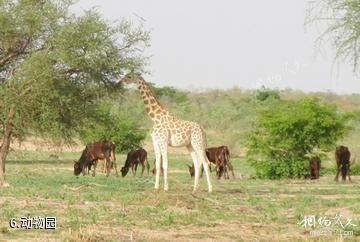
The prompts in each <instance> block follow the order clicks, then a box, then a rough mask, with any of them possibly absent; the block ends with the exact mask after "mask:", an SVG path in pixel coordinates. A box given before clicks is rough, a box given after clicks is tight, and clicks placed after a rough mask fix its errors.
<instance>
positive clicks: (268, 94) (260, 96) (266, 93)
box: [256, 86, 280, 101]
mask: <svg viewBox="0 0 360 242" xmlns="http://www.w3.org/2000/svg"><path fill="white" fill-rule="evenodd" d="M267 99H280V95H279V91H277V90H271V89H268V88H265V87H264V86H263V87H261V89H259V90H257V91H256V100H258V101H265V100H267Z"/></svg>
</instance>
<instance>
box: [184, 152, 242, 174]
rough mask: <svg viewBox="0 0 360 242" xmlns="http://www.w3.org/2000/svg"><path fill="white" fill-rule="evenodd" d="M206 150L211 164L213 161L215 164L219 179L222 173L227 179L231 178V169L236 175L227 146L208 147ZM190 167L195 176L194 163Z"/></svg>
mask: <svg viewBox="0 0 360 242" xmlns="http://www.w3.org/2000/svg"><path fill="white" fill-rule="evenodd" d="M205 152H206V156H207V158H208V160H209V161H210V165H211V163H213V164H215V167H216V175H217V178H218V179H220V178H221V176H222V175H224V177H225V178H226V179H229V173H228V170H230V171H231V172H232V175H233V177H235V174H234V168H233V166H232V164H231V163H230V161H229V157H230V155H229V149H228V147H227V146H219V147H212V148H207V149H206V150H205ZM188 167H189V172H190V175H191V176H194V166H193V165H192V166H188ZM210 167H211V166H210ZM210 171H211V168H210Z"/></svg>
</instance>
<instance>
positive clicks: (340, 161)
mask: <svg viewBox="0 0 360 242" xmlns="http://www.w3.org/2000/svg"><path fill="white" fill-rule="evenodd" d="M350 156H351V153H350V151H349V148H348V147H346V146H343V145H340V146H338V147H336V150H335V160H336V167H337V171H336V176H335V179H334V180H335V181H338V180H339V173H340V170H341V177H342V180H343V181H345V180H346V176H348V177H349V181H351V178H350Z"/></svg>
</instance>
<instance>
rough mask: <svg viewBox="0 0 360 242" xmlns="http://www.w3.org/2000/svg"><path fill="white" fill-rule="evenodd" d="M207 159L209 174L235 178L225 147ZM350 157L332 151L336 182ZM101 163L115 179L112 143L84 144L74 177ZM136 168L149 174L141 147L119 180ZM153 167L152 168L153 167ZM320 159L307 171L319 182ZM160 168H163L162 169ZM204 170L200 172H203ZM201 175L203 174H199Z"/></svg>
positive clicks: (347, 170) (346, 169) (210, 150)
mask: <svg viewBox="0 0 360 242" xmlns="http://www.w3.org/2000/svg"><path fill="white" fill-rule="evenodd" d="M205 152H206V156H207V158H208V160H209V161H210V171H211V170H212V169H211V163H212V164H214V166H215V170H216V177H217V178H218V179H220V178H222V177H223V178H225V179H229V171H230V172H231V174H232V177H233V178H235V174H234V167H233V165H232V164H231V162H230V152H229V149H228V147H227V146H219V147H212V148H207V149H206V150H205ZM350 156H351V153H350V151H349V148H348V147H346V146H342V145H340V146H338V147H336V150H335V159H336V165H337V171H336V176H335V180H336V181H338V179H339V174H340V172H341V177H342V180H346V177H347V176H348V178H349V181H351V178H350V165H351V164H350ZM99 160H100V161H102V163H103V167H102V170H103V172H104V173H105V172H106V173H107V176H109V174H110V172H111V170H112V169H115V172H116V176H118V171H117V165H116V157H115V144H114V143H113V142H111V141H101V142H96V143H92V144H88V145H86V147H85V149H84V150H83V152H82V154H81V157H80V159H79V160H78V161H74V174H75V175H76V176H78V175H80V173H83V175H85V174H89V172H90V170H92V171H93V176H95V171H96V166H97V163H98V161H99ZM138 165H141V166H142V171H141V175H143V173H144V171H145V168H146V169H147V173H148V174H149V170H150V165H149V162H148V159H147V152H146V150H144V149H143V148H139V149H136V150H132V151H130V152H129V153H128V154H127V157H126V161H125V164H124V166H123V167H122V168H121V170H120V171H121V175H122V177H124V176H126V175H127V173H128V171H129V169H130V168H131V171H132V174H133V175H136V170H137V167H138ZM154 167H155V166H154ZM188 167H189V173H190V175H191V176H194V173H195V172H194V171H195V169H194V165H192V166H188ZM320 168H321V160H320V158H319V157H314V158H312V159H310V164H309V170H310V179H318V178H319V176H320ZM161 169H162V168H161ZM202 171H203V170H202ZM151 172H152V174H155V172H156V171H155V168H153V169H152V171H151ZM201 175H202V172H201Z"/></svg>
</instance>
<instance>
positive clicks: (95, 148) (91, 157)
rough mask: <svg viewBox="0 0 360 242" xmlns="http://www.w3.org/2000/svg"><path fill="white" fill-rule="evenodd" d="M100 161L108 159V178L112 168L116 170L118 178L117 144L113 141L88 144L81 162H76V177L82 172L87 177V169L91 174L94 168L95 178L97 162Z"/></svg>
mask: <svg viewBox="0 0 360 242" xmlns="http://www.w3.org/2000/svg"><path fill="white" fill-rule="evenodd" d="M99 159H106V168H107V176H109V174H110V169H111V167H114V168H115V171H116V176H118V172H117V166H116V157H115V144H114V143H113V142H111V141H100V142H96V143H92V144H87V145H86V147H85V149H84V150H83V152H82V154H81V157H80V159H79V161H76V162H74V175H75V176H78V175H79V174H80V173H81V172H82V173H83V175H85V172H86V169H87V170H88V173H89V170H90V169H91V167H92V166H94V170H93V176H95V170H96V165H97V160H99Z"/></svg>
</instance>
